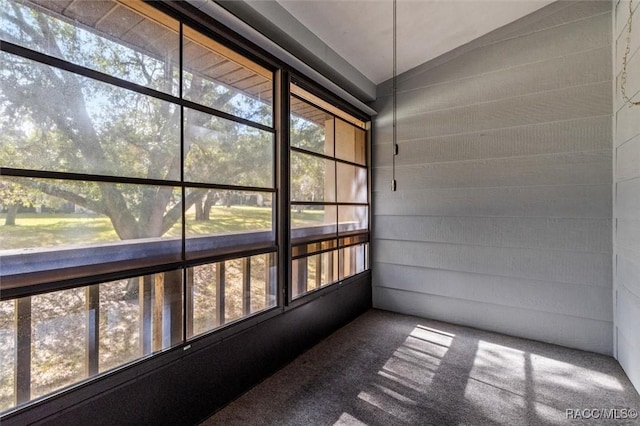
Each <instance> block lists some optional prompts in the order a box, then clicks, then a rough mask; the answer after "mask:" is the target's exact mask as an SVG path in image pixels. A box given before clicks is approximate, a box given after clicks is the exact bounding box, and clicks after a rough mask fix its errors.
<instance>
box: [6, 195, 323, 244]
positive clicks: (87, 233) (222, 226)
mask: <svg viewBox="0 0 640 426" xmlns="http://www.w3.org/2000/svg"><path fill="white" fill-rule="evenodd" d="M323 214H324V213H323V212H322V211H320V210H304V211H302V212H300V213H297V212H294V213H293V214H292V220H293V223H294V225H296V226H299V225H313V224H318V223H321V222H322V219H323ZM4 219H5V215H4V214H0V250H2V249H5V250H8V249H16V248H31V247H55V246H62V245H74V244H90V243H100V242H108V241H118V240H119V238H118V236H117V235H116V232H115V231H114V229H113V226H112V225H111V221H110V220H109V218H107V217H105V216H96V215H87V214H78V213H70V214H62V213H60V214H54V213H24V214H18V216H17V219H16V226H4ZM194 219H195V215H194V214H193V213H187V235H207V234H217V233H224V232H234V231H250V230H259V229H270V228H271V222H272V211H271V209H270V208H265V207H246V206H233V207H221V206H215V207H213V208H212V209H211V215H210V220H208V221H198V222H196V221H195V220H194ZM180 234H181V230H180V223H179V222H178V223H176V224H175V225H174V226H173V228H171V229H170V230H169V232H167V234H165V236H168V237H179V236H180Z"/></svg>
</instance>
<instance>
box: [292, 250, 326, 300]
mask: <svg viewBox="0 0 640 426" xmlns="http://www.w3.org/2000/svg"><path fill="white" fill-rule="evenodd" d="M291 267H292V269H291V274H292V275H291V277H292V298H293V299H295V298H297V297H300V296H302V295H303V294H306V293H308V292H309V291H312V290H317V289H318V288H321V287H324V286H326V285H329V284H332V283H334V282H336V281H338V250H333V251H329V252H325V253H321V254H317V255H312V256H307V257H302V258H300V259H294V260H293V261H292V262H291Z"/></svg>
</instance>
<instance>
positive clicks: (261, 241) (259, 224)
mask: <svg viewBox="0 0 640 426" xmlns="http://www.w3.org/2000/svg"><path fill="white" fill-rule="evenodd" d="M186 197H187V207H188V209H187V212H186V218H185V220H186V236H187V245H186V249H187V257H197V256H200V255H211V254H216V253H218V252H220V251H221V250H230V249H232V248H234V247H235V248H242V247H245V246H252V247H251V248H255V246H256V245H263V246H269V245H273V244H274V242H275V234H274V228H273V217H274V210H273V194H272V193H268V192H241V191H223V190H216V189H205V188H188V189H187V196H186Z"/></svg>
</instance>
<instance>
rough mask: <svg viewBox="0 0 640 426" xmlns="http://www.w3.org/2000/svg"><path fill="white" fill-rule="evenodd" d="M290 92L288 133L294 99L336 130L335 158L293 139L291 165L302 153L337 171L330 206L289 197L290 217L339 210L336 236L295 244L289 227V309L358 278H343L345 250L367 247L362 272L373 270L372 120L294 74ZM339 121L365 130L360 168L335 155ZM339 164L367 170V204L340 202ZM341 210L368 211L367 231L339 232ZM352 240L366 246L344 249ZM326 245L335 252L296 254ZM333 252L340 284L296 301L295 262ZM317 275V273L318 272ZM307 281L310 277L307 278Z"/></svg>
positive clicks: (324, 203) (289, 144) (289, 147)
mask: <svg viewBox="0 0 640 426" xmlns="http://www.w3.org/2000/svg"><path fill="white" fill-rule="evenodd" d="M289 88H290V90H289V91H288V96H289V98H288V99H289V102H288V106H289V109H288V110H287V117H288V120H287V129H289V128H290V126H291V115H292V112H291V102H290V99H291V98H295V99H297V100H298V101H301V102H303V103H305V104H307V105H310V106H313V107H315V108H317V109H319V110H321V111H323V112H324V113H325V114H328V115H331V116H333V118H334V126H333V132H334V133H333V144H334V148H333V155H326V154H322V153H318V152H314V151H311V150H307V149H304V148H300V147H295V146H292V145H291V137H289V138H288V140H287V142H288V143H287V148H288V151H289V154H288V157H289V158H288V161H290V159H291V154H292V153H302V154H306V155H310V156H314V157H316V158H320V159H325V160H330V161H333V162H334V164H335V171H334V180H335V182H334V185H335V188H334V191H335V200H334V201H331V202H328V201H318V202H310V201H292V197H291V196H290V197H289V199H288V210H287V214H288V216H289V217H290V215H291V212H292V209H293V208H295V206H309V205H323V206H335V209H336V227H337V228H336V232H335V233H331V234H324V235H318V236H308V237H303V238H300V239H298V240H295V239H294V238H293V235H292V233H293V230H294V227H293V224H292V223H289V247H290V249H289V258H288V259H289V267H288V275H289V279H288V280H287V289H286V293H287V294H286V306H287V308H295V307H297V306H299V305H302V304H305V303H308V302H310V301H312V300H314V299H315V298H317V297H321V296H322V295H323V294H325V293H327V292H331V291H335V290H338V289H339V288H340V285H341V284H342V283H343V282H344V281H345V280H347V279H349V278H351V277H354V276H357V275H359V273H356V274H352V275H349V276H347V277H343V276H342V256H341V254H342V250H343V249H346V248H350V247H356V246H358V245H361V244H364V246H365V255H364V258H365V260H364V262H365V268H364V270H363V271H362V272H366V271H367V270H369V269H370V265H371V259H370V256H371V249H370V244H371V230H370V229H371V195H372V192H371V124H370V123H371V122H370V119H368V118H366V116H365V115H363V114H362V113H361V112H359V111H357V110H355V109H354V108H353V107H352V106H351V105H349V104H345V103H344V102H342V101H341V100H339V99H336V98H334V97H332V96H330V94H327V93H324V92H322V90H320V89H318V87H317V86H316V85H315V84H314V83H313V82H311V81H309V80H307V79H306V78H305V77H303V76H301V75H297V74H292V76H291V79H290V80H289ZM337 120H340V121H343V122H345V123H347V124H350V125H352V126H354V127H356V128H360V129H362V130H364V131H365V140H364V143H365V146H364V149H365V155H364V157H365V159H364V160H365V164H359V163H355V162H352V161H348V160H343V159H340V158H338V157H337V155H336V152H337V150H336V148H335V144H336V143H337V140H336V126H335V122H336V121H337ZM338 164H345V165H349V166H354V167H358V168H361V169H365V170H366V179H367V191H366V198H367V200H366V202H340V201H338V176H337V169H338ZM290 171H291V169H290V168H289V172H290ZM340 206H355V207H365V208H366V209H367V227H366V229H362V230H351V231H340V223H339V208H340ZM350 236H358V237H360V236H362V237H364V242H358V243H354V244H347V245H344V246H343V245H341V244H340V242H341V241H342V240H343V239H344V238H345V237H350ZM323 241H335V247H333V248H329V249H326V250H319V251H318V252H313V253H311V254H309V253H305V252H303V253H302V254H297V255H294V254H293V252H294V250H295V248H296V247H300V246H306V245H309V244H313V243H319V242H323ZM332 252H337V253H338V265H337V270H338V277H337V280H335V281H333V282H330V283H328V284H326V285H323V286H321V287H316V288H314V289H311V290H307V291H306V292H303V293H299V294H297V295H296V296H295V297H294V296H293V294H294V288H293V287H294V284H295V283H294V277H293V269H294V267H293V262H294V261H295V260H300V259H304V258H310V257H312V256H316V255H317V254H324V253H332ZM316 273H317V272H316ZM305 275H307V274H306V273H305ZM307 278H308V275H307Z"/></svg>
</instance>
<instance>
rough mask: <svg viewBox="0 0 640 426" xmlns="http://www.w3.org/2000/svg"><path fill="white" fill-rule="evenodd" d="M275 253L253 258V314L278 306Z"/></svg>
mask: <svg viewBox="0 0 640 426" xmlns="http://www.w3.org/2000/svg"><path fill="white" fill-rule="evenodd" d="M276 271H277V270H276V255H275V253H267V254H260V255H257V256H252V257H251V304H250V306H251V313H254V312H259V311H262V310H263V309H267V308H271V307H273V306H276V304H277V285H276V281H277V275H276Z"/></svg>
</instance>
